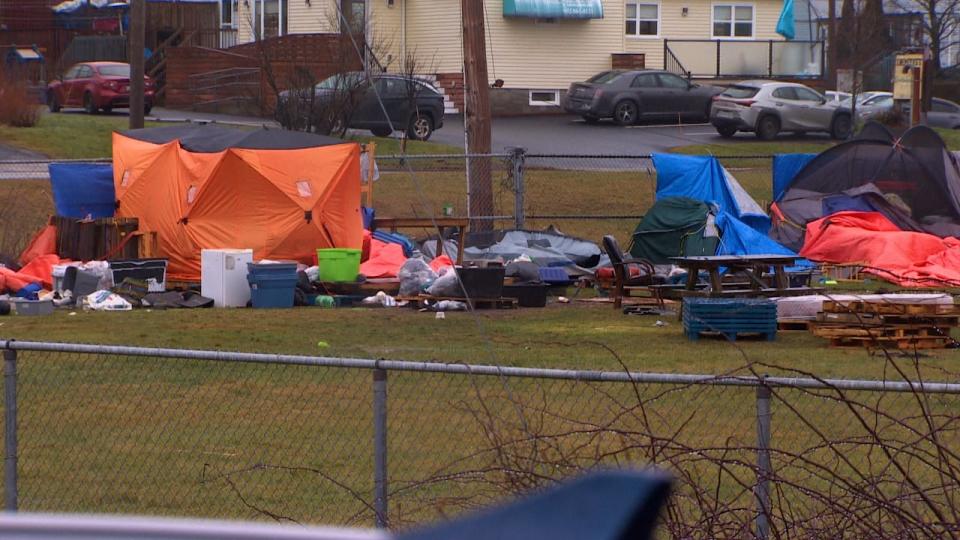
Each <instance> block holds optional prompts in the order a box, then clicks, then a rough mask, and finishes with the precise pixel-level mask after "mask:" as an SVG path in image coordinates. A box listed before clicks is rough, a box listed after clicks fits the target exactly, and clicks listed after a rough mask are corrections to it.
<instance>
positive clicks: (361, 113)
mask: <svg viewBox="0 0 960 540" xmlns="http://www.w3.org/2000/svg"><path fill="white" fill-rule="evenodd" d="M404 90H405V88H404V84H403V80H402V79H399V78H397V77H380V78H377V79H374V82H373V84H372V85H371V86H370V87H369V88H368V89H367V90H366V92H365V93H364V95H363V100H362V101H361V102H360V105H359V106H358V107H357V110H356V111H355V112H354V115H353V121H352V122H350V124H351V126H353V127H356V128H362V129H371V128H386V127H389V126H390V123H392V125H393V128H394V129H405V128H406V124H407V115H405V114H404V111H405V110H407V109H408V107H406V104H405V102H406V99H405V95H404ZM378 96H379V98H378ZM381 101H382V102H383V104H382V105H381ZM384 109H386V110H387V114H389V116H390V123H388V122H387V119H386V117H385V116H384V114H383V110H384Z"/></svg>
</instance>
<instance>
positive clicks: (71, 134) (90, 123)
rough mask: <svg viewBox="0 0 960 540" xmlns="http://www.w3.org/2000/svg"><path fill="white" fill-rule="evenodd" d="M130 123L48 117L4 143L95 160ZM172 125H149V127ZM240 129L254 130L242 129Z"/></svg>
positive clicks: (442, 148)
mask: <svg viewBox="0 0 960 540" xmlns="http://www.w3.org/2000/svg"><path fill="white" fill-rule="evenodd" d="M128 125H129V120H128V119H127V118H126V117H123V116H99V115H88V114H66V113H60V114H44V115H43V116H42V117H41V119H40V123H38V124H37V125H36V126H35V127H32V128H15V127H10V126H4V125H0V142H3V143H4V144H9V145H12V146H17V147H21V148H25V149H28V150H33V151H35V152H39V153H41V154H43V155H45V156H47V157H51V158H56V159H95V158H109V157H110V156H111V146H110V144H111V142H110V141H111V134H112V133H113V132H114V131H124V130H126V129H127V127H128ZM164 125H170V124H169V123H168V122H147V127H156V126H164ZM240 129H254V128H248V127H242V128H240ZM356 140H357V141H359V142H368V141H374V142H376V143H377V147H378V153H380V154H381V155H389V154H398V153H400V141H399V140H397V139H392V138H389V137H357V138H356ZM407 152H408V153H410V154H434V153H443V154H446V153H462V152H463V150H462V149H460V148H456V147H452V146H446V145H442V144H436V143H430V142H419V141H409V142H408V143H407Z"/></svg>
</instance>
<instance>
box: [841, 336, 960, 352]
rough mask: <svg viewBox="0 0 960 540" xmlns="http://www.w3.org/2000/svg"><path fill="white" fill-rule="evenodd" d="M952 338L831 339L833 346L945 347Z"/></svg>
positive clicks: (874, 347) (901, 348) (876, 347)
mask: <svg viewBox="0 0 960 540" xmlns="http://www.w3.org/2000/svg"><path fill="white" fill-rule="evenodd" d="M949 342H950V340H949V339H948V338H946V337H934V336H929V337H912V338H903V339H896V338H881V339H873V338H864V337H836V338H832V339H831V340H830V346H831V347H866V348H868V349H899V350H904V349H907V350H909V349H945V348H946V347H947V344H948V343H949Z"/></svg>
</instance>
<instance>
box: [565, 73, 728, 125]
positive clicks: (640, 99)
mask: <svg viewBox="0 0 960 540" xmlns="http://www.w3.org/2000/svg"><path fill="white" fill-rule="evenodd" d="M721 90H722V89H720V88H717V87H714V86H705V85H704V86H701V85H699V84H694V83H692V82H690V81H688V80H686V79H684V78H682V77H678V76H677V75H674V74H673V73H669V72H667V71H656V70H637V71H626V70H618V69H614V70H610V71H604V72H602V73H598V74H596V75H594V76H593V77H591V78H590V79H589V80H587V81H586V82H576V83H573V84H571V85H570V89H569V90H568V91H567V96H566V98H565V100H564V109H566V110H567V112H569V113H573V114H577V115H580V116H581V117H583V119H584V120H586V121H587V122H591V123H592V122H596V121H597V120H599V119H601V118H613V121H614V122H616V123H618V124H620V125H621V126H628V125H631V124H635V123H636V122H637V120H639V119H641V118H662V119H663V118H669V119H672V120H677V119H681V118H682V119H684V120H707V119H709V118H710V105H711V100H712V99H713V96H715V95H717V94H719V93H720V92H721Z"/></svg>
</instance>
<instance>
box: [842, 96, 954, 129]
mask: <svg viewBox="0 0 960 540" xmlns="http://www.w3.org/2000/svg"><path fill="white" fill-rule="evenodd" d="M891 109H893V94H891V93H890V92H871V95H870V96H868V97H867V98H866V99H864V100H863V102H861V101H860V100H859V99H858V100H857V118H858V119H859V120H861V121H866V120H870V119H871V118H874V117H876V116H878V115H880V114H882V113H884V112H886V111H889V110H891ZM902 110H903V114H904V115H906V116H907V117H909V116H910V104H909V103H905V104H904V105H903V108H902ZM924 124H926V125H928V126H930V127H938V128H946V129H960V105H957V104H956V103H954V102H952V101H949V100H946V99H941V98H933V100H932V103H931V108H930V110H929V111H927V119H926V121H925V122H924Z"/></svg>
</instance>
